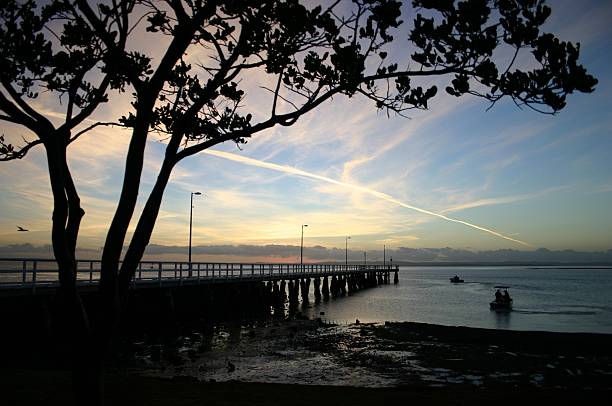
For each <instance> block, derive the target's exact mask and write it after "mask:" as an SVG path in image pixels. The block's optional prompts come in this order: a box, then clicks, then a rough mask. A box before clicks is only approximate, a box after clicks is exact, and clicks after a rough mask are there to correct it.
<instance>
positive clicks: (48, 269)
mask: <svg viewBox="0 0 612 406" xmlns="http://www.w3.org/2000/svg"><path fill="white" fill-rule="evenodd" d="M100 267H101V261H100V260H78V261H77V275H76V277H77V284H78V285H80V286H86V285H95V284H97V283H98V281H99V280H100ZM395 269H396V267H394V266H391V265H374V264H372V265H369V264H348V265H347V264H290V263H284V264H282V263H275V264H246V263H210V262H209V263H204V262H191V263H189V262H172V261H141V262H140V263H139V264H138V268H137V269H136V272H135V274H134V279H133V284H134V285H151V284H158V285H160V286H161V285H164V284H174V285H176V284H179V285H180V284H183V283H186V284H187V283H188V284H198V283H210V282H223V281H230V280H240V279H243V280H273V279H276V280H278V279H290V278H302V277H309V276H317V275H318V276H321V275H342V274H347V273H356V272H372V271H394V270H395ZM58 285H59V281H58V269H57V263H56V262H55V260H52V259H40V258H35V259H32V258H28V259H24V258H0V289H7V288H8V289H11V288H13V289H15V288H25V289H27V288H33V289H36V287H54V286H58Z"/></svg>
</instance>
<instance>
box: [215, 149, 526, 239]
mask: <svg viewBox="0 0 612 406" xmlns="http://www.w3.org/2000/svg"><path fill="white" fill-rule="evenodd" d="M204 153H206V154H208V155H212V156H216V157H219V158H224V159H229V160H232V161H235V162H240V163H244V164H246V165H251V166H257V167H260V168H266V169H271V170H275V171H279V172H285V173H288V174H292V175H296V176H301V177H306V178H311V179H316V180H320V181H323V182H328V183H332V184H335V185H338V186H343V187H345V188H349V189H352V190H357V191H360V192H363V193H367V194H369V195H371V196H374V197H377V198H379V199H382V200H386V201H387V202H390V203H394V204H396V205H398V206H402V207H405V208H407V209H410V210H414V211H417V212H419V213H423V214H427V215H429V216H433V217H437V218H440V219H442V220H446V221H450V222H453V223H457V224H462V225H464V226H467V227H470V228H473V229H476V230H479V231H483V232H485V233H489V234H491V235H494V236H496V237H499V238H503V239H505V240H508V241H512V242H515V243H517V244H521V245H524V246H529V244H528V243H526V242H524V241H521V240H518V239H515V238H512V237H509V236H507V235H504V234H502V233H500V232H498V231H495V230H492V229H490V228H487V227H483V226H479V225H477V224H473V223H469V222H467V221H464V220H458V219H455V218H451V217H448V216H445V215H443V214H440V213H436V212H433V211H430V210H426V209H422V208H420V207H416V206H412V205H410V204H407V203H404V202H402V201H400V200H397V199H396V198H394V197H392V196H390V195H388V194H386V193H382V192H379V191H376V190H373V189H369V188H367V187H364V186H359V185H354V184H350V183H345V182H341V181H338V180H335V179H331V178H328V177H326V176H321V175H317V174H314V173H310V172H306V171H303V170H301V169H297V168H294V167H291V166H285V165H278V164H274V163H270V162H264V161H260V160H257V159H253V158H248V157H243V156H241V155H237V154H231V153H229V152H223V151H218V150H210V149H209V150H206V151H204Z"/></svg>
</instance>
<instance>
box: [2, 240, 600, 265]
mask: <svg viewBox="0 0 612 406" xmlns="http://www.w3.org/2000/svg"><path fill="white" fill-rule="evenodd" d="M299 252H300V247H299V246H298V245H277V244H269V245H197V246H193V247H192V253H193V260H194V261H199V262H287V263H292V262H293V263H294V262H299ZM363 252H364V251H362V250H349V251H348V258H349V262H350V263H357V264H359V263H363ZM101 253H102V251H101V248H99V249H78V250H77V256H78V258H79V259H99V258H100V257H101ZM345 255H346V253H345V250H344V249H343V248H335V247H332V248H327V247H323V246H305V247H304V260H305V261H308V262H319V263H337V262H344V260H345ZM186 256H187V246H167V245H159V244H151V245H149V247H148V248H147V251H146V253H145V258H144V259H145V260H150V261H162V260H167V261H186ZM366 256H367V261H368V262H369V263H374V262H375V263H382V262H383V252H382V249H380V250H368V251H366ZM0 257H2V258H53V250H52V247H51V246H50V245H33V244H27V243H26V244H9V245H0ZM391 258H392V259H393V263H394V264H397V265H414V266H425V265H429V266H445V265H459V266H461V265H462V266H476V265H483V266H484V265H507V266H511V265H514V266H571V265H576V266H577V265H580V266H587V265H590V266H602V265H612V249H609V250H607V251H575V250H549V249H546V248H539V249H536V250H530V251H527V250H524V251H523V250H513V249H499V250H489V251H471V250H466V249H455V248H448V247H446V248H409V247H398V248H396V247H394V248H387V250H386V258H385V259H386V261H389V260H390V259H391Z"/></svg>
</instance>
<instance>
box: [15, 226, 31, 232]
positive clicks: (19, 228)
mask: <svg viewBox="0 0 612 406" xmlns="http://www.w3.org/2000/svg"><path fill="white" fill-rule="evenodd" d="M17 231H30V230H26V229H25V228H23V227H21V226H17Z"/></svg>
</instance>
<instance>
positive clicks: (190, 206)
mask: <svg viewBox="0 0 612 406" xmlns="http://www.w3.org/2000/svg"><path fill="white" fill-rule="evenodd" d="M201 194H202V193H200V192H191V202H190V204H189V276H191V230H192V228H193V195H196V196H200V195H201Z"/></svg>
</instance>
